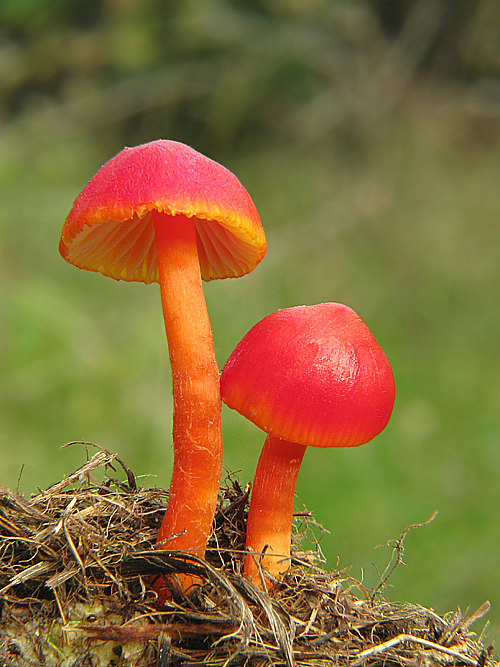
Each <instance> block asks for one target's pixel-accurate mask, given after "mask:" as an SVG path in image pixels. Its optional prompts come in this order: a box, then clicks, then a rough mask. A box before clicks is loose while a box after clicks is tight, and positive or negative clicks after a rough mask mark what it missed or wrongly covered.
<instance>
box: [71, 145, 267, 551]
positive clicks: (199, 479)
mask: <svg viewBox="0 0 500 667" xmlns="http://www.w3.org/2000/svg"><path fill="white" fill-rule="evenodd" d="M59 250H60V252H61V255H62V256H63V258H64V259H65V260H66V261H68V262H69V263H70V264H74V265H75V266H77V267H79V268H82V269H87V270H89V271H98V272H100V273H102V274H104V275H106V276H110V277H111V278H115V279H116V280H126V281H139V282H143V283H152V282H159V283H160V290H161V300H162V306H163V315H164V321H165V330H166V334H167V340H168V348H169V355H170V362H171V365H172V380H173V400H174V415H173V447H174V466H173V471H172V481H171V485H170V494H169V500H168V506H167V510H166V513H165V517H164V519H163V523H162V525H161V528H160V532H159V535H158V547H159V548H162V547H164V548H168V549H182V550H190V551H194V552H195V553H197V554H198V555H202V556H203V555H204V553H205V547H206V542H207V539H208V537H209V535H210V530H211V526H212V521H213V516H214V512H215V506H216V501H217V493H218V487H219V482H220V475H221V470H222V435H221V418H220V407H221V405H220V392H219V372H218V367H217V362H216V358H215V352H214V346H213V341H212V331H211V328H210V322H209V319H208V313H207V308H206V304H205V299H204V295H203V288H202V282H201V279H202V278H203V279H204V280H212V279H215V278H233V277H237V276H242V275H244V274H246V273H248V272H250V271H252V270H253V269H254V268H255V267H256V266H257V264H258V263H259V262H260V261H261V259H262V258H263V257H264V254H265V250H266V241H265V235H264V231H263V229H262V225H261V222H260V218H259V215H258V213H257V210H256V208H255V206H254V204H253V202H252V200H251V198H250V196H249V194H248V193H247V191H246V190H245V188H244V187H243V185H242V184H241V183H240V182H239V180H238V179H237V178H236V177H235V176H234V175H233V174H232V173H231V172H229V171H228V170H227V169H225V168H224V167H222V166H221V165H220V164H218V163H216V162H213V161H212V160H210V159H208V158H207V157H205V156H204V155H201V154H200V153H198V152H197V151H195V150H193V149H192V148H189V147H188V146H186V145H184V144H181V143H178V142H175V141H167V140H158V141H153V142H151V143H147V144H143V145H140V146H136V147H134V148H125V149H124V150H122V151H121V152H120V153H118V154H117V155H116V156H115V157H113V158H112V159H111V160H109V162H107V163H106V164H105V165H104V166H103V167H102V168H101V169H100V170H99V171H98V172H97V174H96V175H95V176H94V177H93V178H92V179H91V180H90V181H89V183H88V184H87V185H86V186H85V188H84V189H83V191H82V192H81V194H80V195H79V196H78V197H77V199H76V200H75V202H74V205H73V208H72V209H71V211H70V213H69V215H68V217H67V219H66V222H65V224H64V227H63V230H62V237H61V242H60V245H59Z"/></svg>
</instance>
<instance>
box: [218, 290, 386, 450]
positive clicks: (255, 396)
mask: <svg viewBox="0 0 500 667" xmlns="http://www.w3.org/2000/svg"><path fill="white" fill-rule="evenodd" d="M221 394H222V400H223V401H224V403H226V404H227V405H228V406H229V407H230V408H233V409H234V410H237V411H238V412H239V413H241V414H242V415H243V416H244V417H246V418H247V419H249V420H250V421H252V422H253V423H254V424H256V425H257V426H259V427H260V428H261V429H262V430H264V431H266V432H267V433H269V434H271V435H273V436H274V437H276V438H280V439H282V440H288V441H290V442H294V443H298V444H302V445H312V446H315V447H353V446H357V445H362V444H364V443H365V442H368V441H369V440H371V439H372V438H374V437H375V436H376V435H378V433H380V432H381V431H382V430H383V429H384V427H385V426H386V424H387V422H388V421H389V417H390V416H391V412H392V407H393V404H394V396H395V387H394V377H393V374H392V370H391V367H390V364H389V361H388V359H387V357H386V356H385V354H384V352H383V351H382V349H381V348H380V346H379V345H378V343H377V341H376V340H375V338H374V337H373V335H372V333H371V332H370V330H369V329H368V327H367V326H366V324H365V323H364V322H363V321H362V320H361V318H360V317H358V315H356V313H355V312H354V311H353V310H352V309H351V308H349V307H347V306H344V305H342V304H339V303H322V304H318V305H314V306H297V307H295V308H289V309H285V310H280V311H278V312H276V313H273V314H272V315H269V316H268V317H266V318H264V319H263V320H261V321H260V322H259V323H258V324H256V325H255V326H254V327H253V328H252V329H251V330H250V331H249V332H248V333H247V334H246V336H244V337H243V339H242V340H241V341H240V342H239V344H238V345H237V346H236V348H235V350H234V351H233V353H232V354H231V356H230V357H229V359H228V360H227V363H226V365H225V367H224V370H223V373H222V377H221Z"/></svg>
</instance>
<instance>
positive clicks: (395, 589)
mask: <svg viewBox="0 0 500 667" xmlns="http://www.w3.org/2000/svg"><path fill="white" fill-rule="evenodd" d="M499 129H500V10H499V7H498V2H497V0H477V1H475V2H471V1H470V0H411V1H410V0H408V1H405V0H372V1H369V0H337V1H335V0H206V1H204V0H184V1H181V0H178V1H173V0H171V1H169V0H99V1H97V0H1V2H0V188H1V192H0V378H1V384H0V453H1V459H0V482H1V483H2V484H4V485H7V486H10V487H12V488H17V487H18V485H19V488H20V490H21V491H22V492H24V493H26V494H30V493H31V492H33V491H34V490H35V489H36V487H37V486H40V487H45V486H47V485H49V484H50V483H52V482H54V481H56V480H58V479H60V477H61V476H62V475H64V474H68V473H70V472H72V471H73V470H74V469H75V468H76V467H77V466H78V465H79V464H81V463H82V461H83V460H84V455H85V452H84V451H83V450H82V449H81V448H70V449H66V450H64V451H60V446H61V445H62V444H63V443H65V442H68V441H72V440H79V439H83V440H87V441H93V442H97V443H99V444H100V445H102V446H104V447H106V448H107V449H110V450H112V451H116V452H118V453H119V455H120V456H121V457H122V458H123V459H124V460H125V461H126V462H127V463H128V464H129V465H130V466H131V467H132V468H133V469H134V471H135V472H136V473H137V474H139V475H142V476H144V477H143V479H144V480H145V481H146V483H148V484H154V483H157V484H159V485H163V486H167V485H168V483H169V479H170V470H171V462H172V459H171V450H170V447H171V396H170V392H171V387H170V374H169V366H168V355H167V348H166V342H165V337H164V330H163V322H162V315H161V307H160V301H159V290H158V287H157V286H156V285H154V286H148V287H147V286H144V285H138V284H125V283H116V282H114V281H112V280H110V279H107V278H104V277H102V276H101V275H97V274H90V273H87V272H83V271H79V270H77V269H75V268H74V267H71V266H69V265H67V264H66V263H65V262H64V261H63V260H62V259H61V258H60V257H59V254H58V250H57V246H58V241H59V234H60V230H61V227H62V224H63V222H64V219H65V217H66V215H67V213H68V211H69V209H70V208H71V205H72V202H73V200H74V198H75V197H76V196H77V194H78V193H79V192H80V190H81V189H82V188H83V186H84V185H85V183H86V182H87V180H88V179H89V178H90V177H91V176H92V175H93V173H94V172H95V171H96V170H97V169H98V168H99V166H100V165H101V164H102V163H103V162H105V161H106V160H108V159H109V158H110V157H111V156H112V155H114V154H115V153H116V152H118V151H119V150H121V148H122V147H123V146H124V145H129V146H131V145H135V144H138V143H141V142H145V141H149V140H153V139H156V138H160V137H163V138H172V139H176V140H179V141H183V142H186V143H188V144H190V145H192V146H193V147H194V148H196V149H197V150H199V151H201V152H203V153H205V154H207V155H209V156H210V157H212V158H214V159H215V160H218V161H219V162H222V163H223V164H224V165H225V166H227V167H228V168H230V169H231V170H232V171H233V172H235V173H236V175H237V176H238V177H239V178H240V180H241V181H242V182H243V184H244V185H245V186H246V187H247V189H248V190H249V192H250V193H251V195H252V197H253V199H254V201H255V203H256V205H257V207H258V209H259V211H260V214H261V217H262V220H263V224H264V226H265V229H266V232H267V237H268V254H267V257H266V258H265V260H264V261H263V263H262V264H261V265H260V266H259V267H258V269H257V270H256V271H255V272H254V273H253V274H251V275H249V276H247V277H245V278H242V279H238V280H232V281H229V280H226V281H218V282H213V283H210V284H208V285H206V290H205V293H206V298H207V302H208V307H209V311H210V315H211V319H212V325H213V330H214V338H215V344H216V350H217V355H218V360H219V365H220V367H221V368H222V366H223V364H224V362H225V360H226V358H227V356H228V355H229V353H230V352H231V350H232V349H233V347H234V346H235V345H236V343H237V342H238V340H239V339H240V338H241V337H242V336H243V335H244V334H245V333H246V331H247V330H248V329H249V328H250V327H251V326H252V325H253V324H254V323H255V322H256V321H257V320H259V319H261V318H262V317H264V316H265V315H267V314H269V313H270V312H272V311H275V310H277V309H279V308H283V307H288V306H292V305H297V304H304V303H307V304H310V303H317V302H321V301H341V302H344V303H346V304H348V305H350V306H351V307H352V308H354V309H355V310H356V311H357V312H358V313H359V315H360V316H361V317H362V318H363V319H364V320H365V321H366V323H367V324H368V326H369V327H370V328H371V330H372V331H373V333H374V334H375V336H376V338H377V339H378V341H379V343H380V344H381V346H382V347H383V349H384V350H385V352H386V353H387V355H388V357H389V359H390V360H391V363H392V366H393V369H394V374H395V377H396V382H397V400H396V405H395V409H394V413H393V417H392V419H391V422H390V423H389V426H388V427H387V429H386V430H385V431H384V433H383V434H381V435H380V436H379V437H378V438H377V439H376V440H375V441H373V442H372V443H369V444H367V445H366V446H364V447H361V448H358V449H354V450H330V451H326V450H325V451H323V450H313V449H311V450H310V451H308V452H307V454H306V457H305V461H304V465H303V469H302V471H301V474H300V479H299V483H298V489H297V492H298V495H299V497H300V499H301V500H302V501H303V502H304V503H305V504H306V506H307V507H308V508H309V509H311V510H314V512H315V513H316V516H317V519H318V521H320V522H321V523H322V524H323V525H324V526H325V527H327V528H328V529H329V530H330V531H331V532H330V534H329V535H327V536H325V538H324V539H323V541H322V547H323V550H324V553H325V556H326V557H327V559H328V564H329V566H330V567H334V566H335V565H336V564H337V555H338V559H339V564H340V566H342V567H346V566H351V573H352V574H353V576H355V577H357V578H360V577H361V576H363V577H364V581H365V583H366V585H367V586H374V585H376V583H377V572H376V568H378V569H379V570H380V569H383V567H384V565H385V563H386V562H387V561H388V559H389V557H390V553H391V552H390V549H387V548H384V549H374V547H376V546H377V545H381V544H386V543H387V541H388V540H390V539H391V538H397V537H398V536H399V535H400V533H401V532H402V531H403V530H404V528H405V527H406V526H408V525H409V524H413V523H419V522H423V521H425V520H426V519H428V518H429V517H430V515H431V514H432V512H434V511H435V510H438V511H439V516H438V518H437V519H436V520H435V521H434V522H433V523H432V524H431V525H430V526H428V527H426V528H423V529H421V530H418V531H412V532H410V533H409V534H408V537H407V540H406V543H405V545H406V553H405V563H406V565H407V567H400V568H398V570H397V571H396V572H395V574H394V575H393V577H392V578H391V580H390V588H389V594H390V596H391V598H392V599H399V600H408V601H412V602H417V603H421V604H423V605H426V606H430V607H433V608H434V609H436V610H437V611H438V612H439V613H444V612H446V611H447V610H450V609H454V608H456V607H457V605H461V607H462V608H463V609H465V608H467V607H470V608H471V610H473V608H476V607H477V606H479V605H480V604H482V603H483V602H484V601H485V600H486V599H489V600H491V602H492V604H493V610H492V612H491V614H490V619H491V627H490V629H489V631H488V637H489V639H490V640H492V639H494V638H495V636H496V635H497V633H498V627H499V625H500V599H499V592H500V567H499V566H500V530H499V508H500V483H499V482H500V419H499V403H500V379H499V378H500V347H499V340H500V315H499V312H498V305H497V300H498V285H499V277H500V266H499V254H500V252H499V248H500V235H499V233H498V217H499V213H500V187H499V186H498V165H499V160H500V140H499ZM223 419H224V429H225V464H226V466H227V467H228V468H229V469H231V470H237V471H240V472H239V475H240V479H241V481H242V482H245V481H246V480H248V479H251V477H252V474H253V470H254V466H255V463H256V460H257V457H258V454H259V450H260V447H261V444H262V442H263V435H262V433H261V432H259V431H258V429H256V428H254V427H253V426H251V425H249V424H248V423H247V422H245V420H243V419H242V418H240V417H239V415H236V414H234V413H231V412H230V411H229V410H226V409H225V410H224V413H223ZM23 465H24V468H23V472H22V477H21V479H20V481H18V480H19V475H20V470H21V467H22V466H23ZM374 564H375V565H376V568H375V567H374Z"/></svg>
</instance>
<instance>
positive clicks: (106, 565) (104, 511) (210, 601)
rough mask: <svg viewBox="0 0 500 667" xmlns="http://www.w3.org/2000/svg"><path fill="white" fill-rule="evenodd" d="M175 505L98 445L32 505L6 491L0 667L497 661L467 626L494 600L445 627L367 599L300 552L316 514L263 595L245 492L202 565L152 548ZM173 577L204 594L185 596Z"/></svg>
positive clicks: (228, 511) (413, 611)
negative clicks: (162, 597) (166, 589)
mask: <svg viewBox="0 0 500 667" xmlns="http://www.w3.org/2000/svg"><path fill="white" fill-rule="evenodd" d="M120 468H121V470H120ZM99 476H100V477H102V478H103V481H102V482H99V481H97V479H96V477H99ZM119 477H122V478H125V480H126V481H121V479H119ZM167 497H168V493H167V492H166V491H164V490H162V489H157V488H142V487H139V486H138V485H137V483H136V479H135V476H134V474H133V473H132V471H131V470H130V469H129V468H128V467H127V466H126V465H125V464H124V463H123V462H122V461H121V460H120V459H119V458H118V457H117V456H116V455H113V454H110V453H109V452H107V451H105V450H102V449H100V448H97V451H96V453H95V454H94V455H93V456H92V457H91V458H90V459H89V460H88V461H87V463H86V464H85V465H83V466H82V467H81V468H80V469H79V470H77V471H76V472H75V473H74V474H73V475H70V476H69V477H68V478H66V479H63V480H62V481H61V482H59V483H57V484H55V485H53V486H51V487H50V488H49V489H47V490H45V491H40V492H39V493H38V494H36V495H34V496H33V497H31V498H30V499H29V500H26V499H24V498H23V497H21V496H19V495H17V494H16V493H14V492H12V491H10V490H9V489H6V488H4V487H0V596H1V597H0V601H1V605H2V606H1V619H0V666H1V667H35V666H36V667H38V666H40V665H44V666H47V667H128V666H134V667H141V666H151V667H152V666H159V667H169V666H172V667H174V666H175V665H181V664H182V665H186V666H190V667H198V666H201V665H205V666H208V667H219V666H220V667H223V666H225V665H245V666H248V667H251V666H254V665H268V664H272V665H286V666H287V667H292V666H293V665H296V666H297V667H302V666H304V667H306V666H313V665H314V666H323V665H324V666H325V667H326V666H331V665H341V666H342V665H349V667H361V666H363V665H384V666H389V667H391V666H392V667H397V666H401V667H410V666H413V665H414V666H415V667H417V666H418V667H426V666H428V665H446V666H448V665H450V666H451V665H457V666H459V665H470V666H471V667H473V666H477V667H489V666H493V665H494V664H495V660H494V659H493V657H492V648H491V647H485V646H483V645H482V643H481V641H480V640H478V639H476V637H475V635H474V633H473V632H472V631H471V630H470V627H471V625H472V623H473V622H474V621H476V620H478V618H480V617H482V616H483V615H484V614H486V613H487V611H488V609H489V604H488V603H485V605H483V607H481V609H479V610H478V611H477V612H476V613H475V614H472V615H471V616H469V617H464V616H463V615H462V613H461V611H460V609H458V610H456V611H455V612H453V613H449V614H447V615H446V616H444V617H440V616H438V615H437V614H435V613H434V612H433V611H432V610H429V609H424V608H422V607H420V606H418V605H414V604H410V603H402V604H396V603H392V602H389V601H387V600H385V599H384V598H383V591H384V585H383V584H384V583H385V581H386V577H383V578H382V581H381V585H380V586H378V587H377V589H375V590H374V591H367V590H366V589H364V588H363V586H361V584H359V583H358V582H356V581H355V580H353V579H352V577H350V576H349V573H348V572H347V571H345V570H342V571H334V572H327V571H325V570H324V569H323V567H322V565H323V561H322V559H321V552H320V550H319V548H317V547H315V546H314V537H312V540H313V548H312V550H310V551H301V550H300V549H301V546H300V539H299V538H304V537H309V538H310V537H311V536H314V531H315V529H317V528H318V526H317V525H316V524H315V522H314V517H313V516H312V515H311V514H310V513H308V512H301V513H300V514H299V515H298V516H297V519H296V538H297V539H296V540H295V549H294V550H293V555H294V558H293V565H292V567H291V569H290V571H289V572H288V573H287V574H286V575H285V577H284V578H283V579H282V580H281V581H280V582H275V585H274V586H273V587H272V588H271V589H270V590H269V592H263V591H262V590H259V589H257V588H256V587H255V586H253V585H252V584H251V583H250V582H249V581H247V580H246V579H245V578H243V577H242V574H241V573H242V567H243V562H244V558H245V521H246V515H247V510H248V497H249V489H248V488H241V487H240V485H239V484H238V481H237V480H236V479H235V478H234V477H232V476H228V478H227V480H226V482H225V486H224V488H222V489H221V491H220V494H219V503H218V509H217V514H216V518H215V526H214V532H213V535H212V538H211V540H210V543H209V548H208V550H207V556H206V560H201V559H199V558H197V557H195V556H191V555H189V554H186V553H183V552H161V551H156V550H155V549H154V544H155V539H156V535H157V532H158V529H159V526H160V523H161V519H162V516H163V512H164V508H165V506H166V502H167ZM403 535H404V534H403ZM402 540H403V536H402V538H401V539H400V541H399V547H398V545H396V551H397V549H398V548H400V547H401V546H402ZM398 558H399V551H397V559H398ZM397 559H396V560H397ZM178 573H191V574H193V575H195V576H196V577H198V578H199V581H200V582H201V585H200V586H197V587H196V588H195V589H194V590H193V591H191V593H189V594H188V595H184V594H183V593H182V592H181V590H180V589H179V588H178V587H177V586H176V581H175V580H176V574H178ZM388 574H390V571H389V572H388ZM162 575H164V576H166V575H168V578H167V579H166V580H167V581H168V582H169V586H170V587H171V595H170V598H169V599H168V600H167V602H166V603H165V605H164V606H163V607H162V608H158V605H157V604H156V595H155V593H154V591H153V589H152V586H151V584H152V582H153V581H154V579H155V577H158V576H162Z"/></svg>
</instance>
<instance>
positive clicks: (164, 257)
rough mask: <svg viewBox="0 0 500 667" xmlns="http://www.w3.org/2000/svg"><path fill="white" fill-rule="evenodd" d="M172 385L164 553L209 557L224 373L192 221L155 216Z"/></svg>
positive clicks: (162, 535) (161, 536)
mask: <svg viewBox="0 0 500 667" xmlns="http://www.w3.org/2000/svg"><path fill="white" fill-rule="evenodd" d="M152 217H153V223H154V227H155V235H156V247H157V255H158V266H159V271H160V289H161V300H162V306H163V315H164V320H165V330H166V334H167V341H168V348H169V355H170V363H171V365H172V384H173V400H174V414H173V446H174V466H173V471H172V481H171V484H170V491H169V499H168V505H167V509H166V512H165V516H164V518H163V523H162V525H161V527H160V531H159V534H158V538H157V548H159V549H179V550H183V551H190V552H191V553H195V554H196V555H198V556H201V557H203V556H204V555H205V547H206V543H207V540H208V538H209V536H210V532H211V528H212V523H213V518H214V514H215V508H216V504H217V493H218V490H219V482H220V477H221V473H222V429H221V400H220V388H219V369H218V366H217V361H216V358H215V351H214V345H213V340H212V330H211V327H210V321H209V319H208V312H207V307H206V303H205V297H204V294H203V287H202V282H201V274H200V263H199V259H198V251H197V246H196V231H195V225H194V220H193V219H192V218H188V217H186V216H183V215H177V216H170V215H167V214H165V213H160V212H158V211H152Z"/></svg>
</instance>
